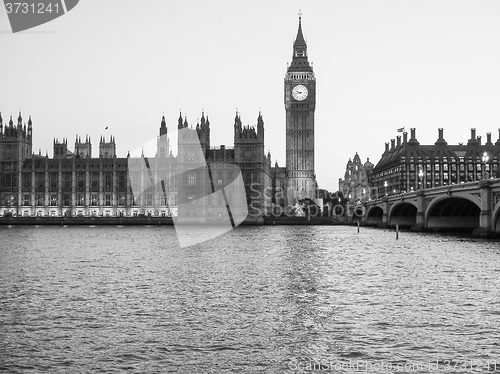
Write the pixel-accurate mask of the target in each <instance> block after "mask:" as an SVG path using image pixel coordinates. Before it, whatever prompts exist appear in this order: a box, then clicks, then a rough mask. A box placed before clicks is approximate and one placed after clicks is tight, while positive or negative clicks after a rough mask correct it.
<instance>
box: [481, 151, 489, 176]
mask: <svg viewBox="0 0 500 374" xmlns="http://www.w3.org/2000/svg"><path fill="white" fill-rule="evenodd" d="M482 159H483V179H486V164H487V163H488V161H489V160H490V156H488V153H487V152H484V153H483V157H482Z"/></svg>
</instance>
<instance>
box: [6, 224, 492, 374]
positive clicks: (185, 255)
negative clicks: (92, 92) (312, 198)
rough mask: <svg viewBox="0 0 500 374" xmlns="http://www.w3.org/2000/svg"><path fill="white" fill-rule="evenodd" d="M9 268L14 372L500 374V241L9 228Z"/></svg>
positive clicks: (247, 230)
mask: <svg viewBox="0 0 500 374" xmlns="http://www.w3.org/2000/svg"><path fill="white" fill-rule="evenodd" d="M0 260H1V262H0V302H1V304H0V305H1V309H0V371H6V372H23V373H24V372H41V371H47V372H51V373H57V372H59V373H67V372H70V373H71V372H124V371H128V372H137V373H142V372H172V373H256V372H262V373H282V372H293V371H294V370H295V369H297V372H299V370H298V369H299V368H302V369H308V368H311V367H313V366H312V365H316V364H318V365H319V364H322V365H323V366H322V367H319V366H316V369H318V370H319V369H323V371H330V372H349V371H350V369H348V368H346V367H340V366H338V365H340V364H342V363H343V364H347V363H353V362H358V365H359V363H360V362H361V363H364V364H366V365H369V364H371V365H377V364H378V365H384V363H385V364H388V363H390V364H393V365H397V364H400V365H404V364H415V363H423V364H427V363H429V362H436V363H437V364H436V365H438V367H439V369H440V370H445V369H447V368H448V367H449V366H450V365H451V366H453V365H455V366H456V365H457V364H458V365H462V363H463V362H465V360H474V361H473V364H474V365H476V364H481V365H482V366H481V367H480V368H477V370H475V371H478V372H481V371H482V372H493V371H494V370H495V366H494V361H495V360H496V362H497V366H496V369H497V371H498V372H500V356H499V352H500V339H499V337H500V243H499V242H498V241H496V242H495V241H485V240H474V239H464V238H457V237H448V236H438V235H425V234H417V233H406V232H405V233H400V239H399V240H395V234H394V232H391V231H386V230H376V229H363V228H362V229H361V232H360V233H359V234H358V233H357V229H356V228H354V227H343V226H335V227H326V226H318V227H314V226H309V227H307V226H304V227H299V226H275V227H269V226H268V227H240V228H238V229H236V230H234V231H231V232H229V233H227V234H225V235H223V236H222V237H220V238H217V239H215V240H212V241H210V242H206V243H204V244H202V245H198V246H195V247H190V248H187V249H180V248H179V245H178V243H177V240H176V236H175V232H174V229H173V228H172V227H169V228H165V227H161V228H160V227H133V228H130V227H80V228H78V227H66V228H63V227H59V228H54V227H38V228H35V227H32V228H28V227H24V228H19V227H12V228H5V227H4V228H0ZM333 364H337V369H335V370H333ZM483 364H485V365H483ZM307 365H309V366H307ZM329 365H331V366H329ZM486 365H487V366H486ZM313 368H314V367H313ZM372 368H377V366H374V367H372ZM330 369H331V370H330ZM360 371H362V370H360ZM374 371H376V372H383V370H378V371H377V370H374ZM471 371H473V370H466V372H471ZM365 372H366V370H365ZM390 372H393V373H396V372H405V371H402V370H399V371H398V370H393V371H390ZM406 372H408V371H406ZM413 372H422V373H424V372H431V370H430V369H429V370H426V369H425V368H423V369H422V368H421V369H419V370H416V371H413ZM463 372H464V371H463Z"/></svg>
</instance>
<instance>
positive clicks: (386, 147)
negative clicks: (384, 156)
mask: <svg viewBox="0 0 500 374" xmlns="http://www.w3.org/2000/svg"><path fill="white" fill-rule="evenodd" d="M385 151H386V152H389V143H385Z"/></svg>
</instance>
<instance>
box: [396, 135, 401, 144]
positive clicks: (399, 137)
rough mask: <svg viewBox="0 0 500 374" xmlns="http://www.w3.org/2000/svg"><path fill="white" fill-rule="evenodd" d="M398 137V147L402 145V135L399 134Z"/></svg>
mask: <svg viewBox="0 0 500 374" xmlns="http://www.w3.org/2000/svg"><path fill="white" fill-rule="evenodd" d="M396 139H397V145H398V147H401V136H400V135H398V136H397V137H396Z"/></svg>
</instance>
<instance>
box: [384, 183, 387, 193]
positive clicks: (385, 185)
mask: <svg viewBox="0 0 500 374" xmlns="http://www.w3.org/2000/svg"><path fill="white" fill-rule="evenodd" d="M384 187H385V196H387V181H385V182H384Z"/></svg>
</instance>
